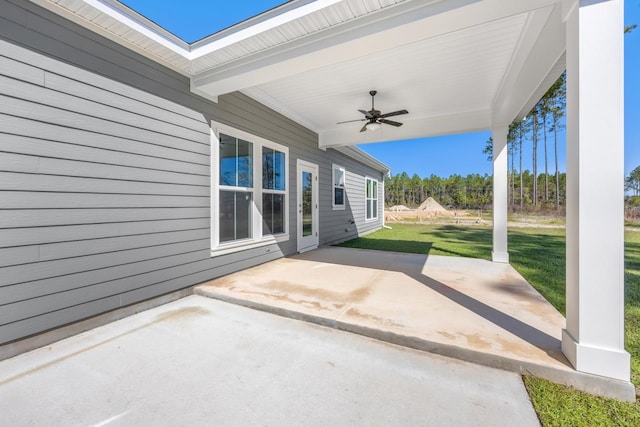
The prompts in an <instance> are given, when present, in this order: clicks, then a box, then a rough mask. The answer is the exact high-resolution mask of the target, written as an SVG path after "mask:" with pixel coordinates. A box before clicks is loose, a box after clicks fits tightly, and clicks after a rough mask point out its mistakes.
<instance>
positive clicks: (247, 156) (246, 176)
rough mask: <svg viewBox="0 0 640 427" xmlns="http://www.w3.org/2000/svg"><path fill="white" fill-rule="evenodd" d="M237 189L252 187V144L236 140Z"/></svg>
mask: <svg viewBox="0 0 640 427" xmlns="http://www.w3.org/2000/svg"><path fill="white" fill-rule="evenodd" d="M236 185H237V186H238V187H248V188H250V187H253V144H252V143H251V142H247V141H243V140H241V139H239V140H238V183H237V184H236Z"/></svg>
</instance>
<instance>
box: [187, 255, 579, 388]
mask: <svg viewBox="0 0 640 427" xmlns="http://www.w3.org/2000/svg"><path fill="white" fill-rule="evenodd" d="M196 293H198V294H200V295H206V296H210V297H213V298H217V299H221V300H225V301H229V302H234V303H237V304H241V305H245V306H249V307H253V308H257V309H261V310H265V311H269V312H272V313H275V314H280V315H284V316H287V317H292V318H296V319H301V320H306V321H311V322H314V323H318V324H322V325H325V326H330V327H334V328H338V329H342V330H347V331H351V332H355V333H359V334H362V335H366V336H370V337H372V338H376V339H380V340H383V341H387V342H390V343H394V344H399V345H403V346H408V347H412V348H417V349H420V350H425V351H430V352H433V353H438V354H442V355H446V356H450V357H455V358H458V359H462V360H468V361H472V362H475V363H479V364H483V365H488V366H493V367H496V368H501V369H506V370H510V371H515V372H520V373H531V374H534V375H539V376H543V377H546V378H549V379H552V380H558V376H560V377H562V376H563V375H565V374H567V373H575V371H574V370H573V368H571V366H570V365H569V363H568V362H567V360H566V359H565V357H564V355H563V354H562V352H561V349H560V343H561V341H560V337H561V330H562V328H563V327H564V325H565V319H564V318H563V317H562V315H561V314H560V313H558V311H557V310H556V309H555V308H553V307H552V306H551V305H550V304H549V303H548V302H547V301H546V300H545V299H544V298H543V297H542V296H541V295H540V294H539V293H538V292H537V291H535V290H534V289H533V288H532V287H531V286H530V285H529V284H528V283H527V282H526V281H525V280H524V279H523V278H522V276H520V275H519V274H518V273H517V272H516V271H515V270H514V269H513V268H512V267H511V266H510V265H507V264H497V263H492V262H490V261H486V260H481V259H473V258H460V257H443V256H435V255H429V256H427V255H416V254H404V253H396V252H382V251H369V250H360V249H348V248H338V247H322V248H320V249H318V250H315V251H312V252H308V253H304V254H298V255H295V256H293V257H289V258H283V259H279V260H276V261H273V262H270V263H267V264H264V265H261V266H257V267H255V268H251V269H248V270H245V271H242V272H239V273H236V274H232V275H229V276H226V277H222V278H219V279H216V280H213V281H210V282H207V283H205V284H202V285H200V286H198V287H196ZM560 379H562V378H560ZM561 382H567V381H564V380H562V381H561Z"/></svg>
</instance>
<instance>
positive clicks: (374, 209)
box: [371, 200, 378, 218]
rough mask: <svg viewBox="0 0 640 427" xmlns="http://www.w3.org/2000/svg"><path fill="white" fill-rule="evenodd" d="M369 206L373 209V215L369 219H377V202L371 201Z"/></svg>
mask: <svg viewBox="0 0 640 427" xmlns="http://www.w3.org/2000/svg"><path fill="white" fill-rule="evenodd" d="M371 204H372V207H373V210H372V213H373V215H372V216H371V218H378V201H377V200H372V201H371Z"/></svg>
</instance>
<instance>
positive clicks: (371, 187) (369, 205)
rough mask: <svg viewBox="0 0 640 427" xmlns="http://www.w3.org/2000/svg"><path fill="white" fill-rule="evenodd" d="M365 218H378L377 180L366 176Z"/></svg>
mask: <svg viewBox="0 0 640 427" xmlns="http://www.w3.org/2000/svg"><path fill="white" fill-rule="evenodd" d="M365 187H366V190H365V193H366V194H365V199H366V219H367V220H373V219H377V218H378V181H376V180H375V179H373V178H367V179H366V182H365Z"/></svg>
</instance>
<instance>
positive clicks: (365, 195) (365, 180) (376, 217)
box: [364, 176, 380, 222]
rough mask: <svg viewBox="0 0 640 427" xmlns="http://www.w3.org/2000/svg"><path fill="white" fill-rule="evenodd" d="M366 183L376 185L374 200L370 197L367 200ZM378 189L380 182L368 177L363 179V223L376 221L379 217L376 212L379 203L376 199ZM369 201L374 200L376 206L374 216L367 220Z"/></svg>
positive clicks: (377, 198) (378, 208)
mask: <svg viewBox="0 0 640 427" xmlns="http://www.w3.org/2000/svg"><path fill="white" fill-rule="evenodd" d="M368 181H371V182H375V183H376V192H375V198H371V197H369V198H367V187H368ZM379 188H380V182H379V181H378V180H377V179H375V178H372V177H370V176H366V177H365V178H364V221H365V222H372V221H377V220H378V218H379V217H380V215H379V212H378V211H379V210H380V202H379V200H380V199H379V197H378V195H379V192H378V189H379ZM369 200H375V201H376V205H377V206H376V216H372V217H371V218H367V202H368V201H369Z"/></svg>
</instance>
